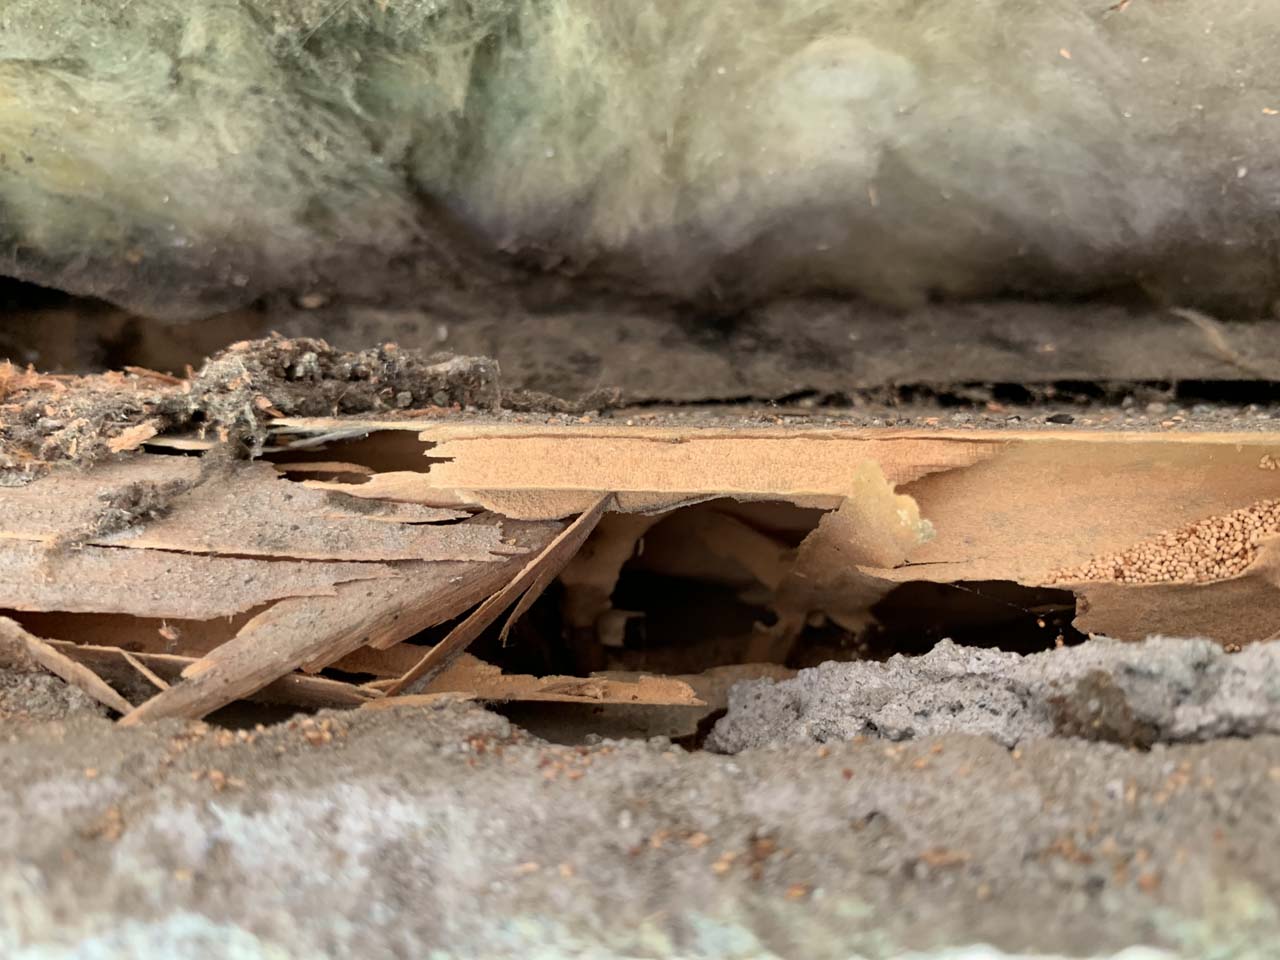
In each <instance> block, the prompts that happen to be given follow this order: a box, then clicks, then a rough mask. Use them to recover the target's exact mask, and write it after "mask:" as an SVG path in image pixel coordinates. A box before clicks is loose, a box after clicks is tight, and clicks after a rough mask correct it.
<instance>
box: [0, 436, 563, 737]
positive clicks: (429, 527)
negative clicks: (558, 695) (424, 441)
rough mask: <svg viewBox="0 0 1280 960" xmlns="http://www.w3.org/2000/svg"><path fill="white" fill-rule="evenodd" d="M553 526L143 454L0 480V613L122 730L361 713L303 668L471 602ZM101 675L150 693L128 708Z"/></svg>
mask: <svg viewBox="0 0 1280 960" xmlns="http://www.w3.org/2000/svg"><path fill="white" fill-rule="evenodd" d="M562 526H563V524H560V523H558V522H554V521H551V522H542V523H526V522H520V521H504V520H503V519H502V518H498V517H494V516H492V515H480V516H473V515H472V514H471V513H469V512H459V511H456V510H440V509H436V508H431V507H422V506H419V505H414V504H397V503H377V502H374V501H370V500H367V499H355V498H351V497H347V496H344V495H342V494H331V493H324V492H320V491H313V490H307V489H305V488H303V487H301V486H300V485H298V484H296V483H293V482H291V481H289V480H286V479H284V478H282V477H281V476H280V475H279V474H278V473H277V471H276V470H275V469H274V468H273V467H271V466H270V465H268V464H263V463H220V464H219V463H212V462H203V461H201V460H196V459H192V458H188V457H179V456H158V455H149V454H138V455H134V456H132V457H129V458H128V459H124V460H120V461H117V462H112V463H105V464H100V465H98V466H97V467H94V468H88V469H78V468H74V467H70V466H67V467H55V468H52V469H51V470H50V471H49V472H48V473H46V474H45V475H44V476H41V477H38V478H36V479H34V480H32V481H31V482H29V483H27V484H26V485H24V486H18V487H8V488H3V489H0V613H7V614H12V617H13V619H5V620H4V623H5V624H6V625H7V626H6V631H7V633H6V636H7V639H8V643H9V645H10V646H14V647H15V649H16V648H18V647H20V648H21V653H22V655H23V656H24V657H25V658H27V659H29V660H32V661H34V662H36V663H38V664H40V665H41V666H43V667H44V668H46V669H49V670H51V671H52V672H55V673H57V674H58V675H59V676H62V677H63V678H64V679H66V680H68V682H72V683H75V684H76V685H78V686H81V687H82V688H83V689H85V691H86V692H87V693H89V694H90V695H91V696H93V697H95V699H98V700H99V702H101V703H103V704H104V705H106V706H108V707H109V708H110V709H112V710H114V711H116V712H119V713H122V714H124V720H125V722H131V723H132V722H138V721H140V720H144V719H149V718H159V717H168V716H174V717H199V716H203V715H205V714H207V713H210V712H212V711H214V710H217V709H218V708H220V707H222V706H225V705H226V704H228V703H231V702H233V701H235V700H237V699H241V698H258V699H263V698H266V699H267V700H274V701H283V702H287V703H293V704H295V705H300V706H320V705H326V706H333V705H340V704H345V705H357V704H359V703H362V702H364V701H365V700H367V699H370V698H372V697H376V696H379V695H380V694H379V693H378V692H377V691H372V690H357V689H355V688H354V687H351V686H350V685H347V684H342V685H339V686H334V685H333V682H332V681H329V680H327V679H325V678H322V677H314V676H311V674H314V673H315V672H316V671H319V670H320V669H322V668H323V667H325V666H326V665H327V664H328V663H330V662H331V661H333V660H335V659H338V658H340V657H342V656H343V655H345V654H347V653H349V652H351V651H352V650H354V649H357V648H359V647H361V646H365V645H374V646H379V645H383V646H385V645H391V644H395V643H398V642H400V641H402V640H404V639H406V638H408V637H410V636H413V635H414V634H416V633H418V632H420V631H421V630H423V629H426V628H428V627H430V626H433V625H435V624H437V623H441V622H444V621H447V620H449V619H451V618H454V617H456V616H458V615H460V614H462V613H464V612H466V611H467V610H468V609H469V608H471V607H472V606H474V605H475V604H477V603H480V602H481V601H484V600H485V599H486V598H488V597H490V596H491V595H493V594H494V593H496V592H499V591H500V590H501V588H502V587H503V586H504V584H506V583H507V582H508V581H509V580H510V579H511V578H512V577H513V576H514V575H515V574H516V572H517V571H518V570H519V569H521V567H523V566H524V564H525V556H524V555H525V554H526V553H527V552H529V551H532V552H534V553H535V554H536V553H537V552H538V551H540V550H541V549H542V548H543V547H545V546H546V544H547V543H548V542H549V541H551V540H552V539H553V538H554V537H555V535H556V534H557V533H558V532H559V531H560V530H561V528H562ZM21 621H25V622H21ZM171 621H172V622H171ZM106 638H110V641H111V642H110V643H103V642H102V641H103V640H104V639H106ZM98 669H102V671H103V675H104V676H111V677H114V678H116V679H119V678H121V677H122V676H123V677H126V678H133V679H135V680H136V678H137V677H139V676H141V677H143V678H145V679H146V680H147V681H149V688H148V692H149V696H147V697H146V698H144V700H143V702H140V703H136V704H135V703H131V702H129V701H128V700H125V699H124V698H122V697H121V696H120V694H119V693H118V692H117V691H116V690H115V689H114V688H113V687H111V686H110V685H108V684H107V683H106V682H105V680H103V679H102V677H101V676H98V675H97V674H96V673H95V670H98ZM264 691H265V693H264Z"/></svg>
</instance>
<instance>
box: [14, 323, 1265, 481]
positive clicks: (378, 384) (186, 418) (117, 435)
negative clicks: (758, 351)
mask: <svg viewBox="0 0 1280 960" xmlns="http://www.w3.org/2000/svg"><path fill="white" fill-rule="evenodd" d="M504 383H505V381H504V380H503V378H502V376H501V373H500V371H499V368H498V365H497V363H495V362H494V361H491V360H487V359H484V358H479V357H457V356H452V355H449V354H440V353H436V354H426V353H424V352H422V351H418V350H412V349H405V348H401V347H398V346H396V345H395V344H390V343H387V344H383V345H382V346H380V347H377V348H372V349H368V350H364V351H360V352H354V353H353V352H344V351H340V350H337V349H335V348H334V347H332V346H330V345H329V344H328V343H326V342H325V341H322V340H310V339H299V340H286V339H283V338H279V337H275V338H269V339H266V340H259V341H245V342H241V343H238V344H234V345H232V346H231V347H229V348H227V349H226V350H224V351H222V352H221V353H218V354H216V355H215V356H214V357H213V358H212V359H211V360H209V361H208V362H207V363H206V364H205V365H204V366H203V367H202V368H201V369H200V370H198V371H195V370H188V371H187V373H186V375H185V376H182V377H177V376H172V375H170V374H167V373H158V372H156V371H153V370H149V369H144V368H136V367H134V368H126V369H125V370H124V371H120V372H110V373H106V374H98V375H92V376H83V377H69V376H51V375H45V374H40V373H37V372H36V371H34V370H32V369H22V368H20V367H18V366H16V365H14V364H12V363H8V362H0V484H14V483H22V482H24V477H27V476H29V475H30V474H31V473H32V472H33V471H37V470H38V469H39V468H40V467H41V466H42V465H43V464H45V463H50V462H58V461H72V462H80V463H92V462H96V461H99V460H103V459H106V458H109V457H112V456H114V455H117V454H120V453H128V452H131V451H134V450H137V449H140V448H141V447H142V446H143V445H144V444H146V443H148V442H149V441H151V440H153V438H155V437H156V436H157V435H162V434H173V433H183V432H187V433H198V434H200V435H202V436H206V437H212V438H214V439H215V440H219V441H229V442H228V443H227V444H226V447H225V453H229V454H230V455H232V456H242V455H244V454H245V453H248V452H253V451H258V450H260V449H261V448H262V446H263V444H264V443H265V441H266V439H267V437H268V435H269V432H270V426H271V422H272V421H273V420H275V419H279V418H281V417H299V416H302V417H306V416H312V417H341V416H358V415H376V416H377V417H378V418H379V419H380V420H384V421H394V420H395V419H396V418H398V417H411V418H413V419H415V420H421V419H424V418H425V419H430V418H447V419H448V420H449V421H450V422H472V423H503V422H506V423H543V422H545V423H547V424H554V425H558V426H569V427H572V426H575V425H581V424H595V425H598V424H600V423H601V422H607V423H615V424H618V425H626V426H632V425H641V426H680V427H724V426H732V427H735V428H739V429H750V428H752V427H778V426H785V427H797V428H799V427H809V428H819V429H821V428H848V427H866V428H880V427H892V428H907V427H909V428H912V429H919V430H930V429H938V430H948V429H950V430H984V431H1001V430H1025V429H1043V430H1046V431H1054V430H1063V429H1067V428H1069V429H1071V430H1073V431H1079V430H1108V431H1117V430H1119V431H1151V432H1157V433H1166V432H1196V431H1222V430H1232V431H1267V430H1275V429H1276V427H1277V423H1280V397H1276V396H1274V395H1272V393H1271V392H1266V391H1264V393H1265V396H1264V395H1262V394H1259V396H1258V397H1257V398H1256V399H1254V400H1252V401H1249V402H1242V401H1239V400H1235V399H1226V398H1225V397H1226V396H1229V395H1230V391H1227V393H1226V394H1223V392H1222V391H1221V390H1217V391H1216V392H1215V391H1212V390H1211V391H1209V392H1210V393H1211V394H1213V398H1211V399H1198V398H1196V396H1195V394H1194V392H1191V393H1188V392H1187V391H1185V390H1182V391H1181V392H1180V388H1178V387H1177V386H1175V385H1168V384H1166V385H1164V386H1160V385H1150V384H1136V383H1135V384H1129V385H1128V386H1124V385H1119V386H1117V385H1112V388H1110V390H1109V392H1108V393H1107V394H1105V395H1103V396H1096V395H1093V394H1092V393H1091V392H1090V391H1089V390H1086V389H1084V387H1082V386H1081V385H1075V386H1074V387H1072V386H1069V385H1068V386H1061V387H1059V386H1054V385H1051V384H1049V385H1042V386H1041V387H1038V388H1036V389H1034V390H1032V391H1031V392H1028V391H1026V390H1022V389H1021V388H1020V391H1019V392H1017V396H1015V397H1014V398H1009V397H1007V396H1006V395H1005V393H1004V392H1002V391H1001V389H1000V388H998V387H997V386H993V385H991V384H986V385H983V384H971V385H967V386H953V387H952V388H950V389H949V391H946V392H938V391H936V390H926V391H920V390H917V389H906V388H894V387H884V388H878V389H875V390H868V391H863V392H861V393H859V394H858V395H857V396H854V397H845V398H828V399H827V400H821V399H820V398H817V397H800V398H793V399H791V400H789V401H787V402H782V403H777V402H773V403H745V404H715V405H705V404H704V405H697V404H691V405H687V406H679V405H676V406H672V405H659V406H641V407H634V406H631V407H628V406H622V405H619V399H620V397H621V394H620V393H619V392H618V391H615V390H611V389H606V388H598V389H596V390H594V391H592V392H589V393H587V394H584V395H580V396H577V397H570V398H568V399H564V398H556V397H550V396H547V395H545V394H539V393H530V392H529V391H528V390H526V389H524V388H520V389H515V390H511V389H508V388H507V387H506V386H504ZM1254 392H1255V393H1257V390H1255V391H1254ZM1243 395H1244V396H1246V397H1247V396H1249V395H1250V394H1248V392H1245V393H1244V394H1243Z"/></svg>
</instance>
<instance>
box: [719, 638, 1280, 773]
mask: <svg viewBox="0 0 1280 960" xmlns="http://www.w3.org/2000/svg"><path fill="white" fill-rule="evenodd" d="M949 733H972V734H981V735H982V736H986V737H990V738H992V739H994V740H996V741H997V742H999V743H1002V744H1004V745H1005V746H1009V747H1012V746H1014V745H1015V744H1017V743H1019V742H1020V741H1023V740H1028V739H1036V738H1046V737H1053V736H1069V737H1079V738H1083V739H1087V740H1105V741H1111V742H1116V743H1121V744H1124V745H1126V746H1133V747H1143V748H1146V747H1150V746H1151V745H1152V744H1153V743H1157V742H1161V743H1174V742H1183V741H1201V740H1214V739H1219V738H1224V737H1254V736H1258V735H1262V734H1267V735H1276V734H1280V645H1277V644H1275V643H1261V644H1253V645H1251V646H1248V647H1245V648H1244V649H1243V650H1241V651H1240V652H1239V653H1227V652H1225V651H1224V649H1223V648H1222V646H1221V645H1219V644H1217V643H1214V642H1212V641H1209V640H1187V639H1172V638H1167V637H1152V638H1150V639H1148V640H1146V641H1145V642H1141V643H1121V642H1118V641H1114V640H1108V639H1106V638H1101V637H1095V638H1092V639H1090V640H1088V641H1086V642H1085V643H1082V644H1080V645H1079V646H1073V647H1061V648H1058V649H1054V650H1046V651H1044V652H1041V653H1033V654H1029V655H1027V656H1019V655H1018V654H1016V653H1006V652H1004V651H1001V650H987V649H978V648H973V647H962V646H958V645H956V644H954V643H952V642H951V641H949V640H944V641H942V642H941V643H939V644H938V645H937V646H935V647H934V648H933V649H932V650H930V651H929V652H928V653H926V654H924V655H923V656H919V657H904V656H901V655H898V656H894V657H891V658H890V659H889V660H887V661H885V662H883V663H877V662H874V661H853V662H848V663H834V662H828V663H824V664H822V665H820V666H817V667H813V668H810V669H807V670H801V671H800V673H799V674H798V675H797V676H795V677H793V678H791V679H785V680H778V681H773V680H753V681H748V682H745V683H742V684H739V685H737V686H736V687H734V689H733V691H732V692H731V693H730V695H729V711H728V713H727V714H726V715H725V716H724V717H723V718H721V719H720V721H719V722H718V723H717V724H716V727H715V729H714V730H713V731H712V733H711V736H710V738H709V739H708V741H707V746H708V747H709V748H710V749H713V750H717V751H720V752H724V753H737V752H739V751H742V750H747V749H751V748H758V747H764V746H773V745H782V744H810V743H815V744H820V743H827V742H839V741H842V740H851V739H853V738H855V737H879V738H883V739H885V740H892V741H898V740H912V739H916V738H919V737H927V736H938V735H943V734H949Z"/></svg>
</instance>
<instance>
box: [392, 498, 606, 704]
mask: <svg viewBox="0 0 1280 960" xmlns="http://www.w3.org/2000/svg"><path fill="white" fill-rule="evenodd" d="M611 499H612V496H611V495H609V494H606V495H604V496H602V497H599V498H598V499H597V500H596V502H595V503H594V504H593V505H592V506H591V507H589V508H588V509H587V510H585V511H583V512H582V513H581V514H580V515H579V516H578V518H577V519H576V520H574V521H573V522H572V523H570V524H569V525H568V526H567V527H565V528H564V530H562V531H561V532H560V534H559V535H558V536H557V537H555V539H553V540H552V541H551V542H550V543H548V544H547V546H546V547H545V548H544V549H543V550H542V552H540V553H539V554H538V555H537V556H535V557H534V558H533V559H532V560H530V561H529V562H528V563H527V564H525V566H524V568H523V569H521V570H520V572H519V573H517V574H516V575H515V577H514V578H513V579H512V580H511V581H510V582H509V583H508V584H507V585H506V586H505V587H503V588H502V589H501V590H499V591H498V592H497V593H495V594H494V595H493V596H491V597H490V598H489V599H488V600H486V601H485V602H484V603H482V604H481V605H480V606H479V608H478V609H476V611H475V612H474V613H472V614H471V616H469V617H467V619H465V620H464V621H462V623H460V624H458V625H457V626H456V627H454V628H453V630H451V631H450V632H449V635H448V636H446V637H445V638H444V639H443V640H441V641H440V642H439V643H438V644H436V645H435V646H434V647H432V648H431V650H430V651H429V652H428V653H427V654H426V655H425V656H423V658H422V659H421V660H419V661H418V663H417V664H415V665H414V667H413V668H412V669H411V670H409V671H408V672H406V673H405V674H404V676H402V677H401V678H400V679H399V680H397V681H396V682H395V683H393V684H392V685H391V686H390V687H389V688H388V690H387V691H386V692H387V695H388V696H395V695H397V694H400V693H402V692H404V691H406V690H407V691H408V692H410V693H416V692H418V691H420V690H421V689H422V688H424V687H425V686H426V685H427V684H428V683H430V682H431V679H432V678H433V677H435V676H437V675H438V674H439V673H440V672H441V671H442V670H444V669H445V667H447V666H448V665H449V664H450V663H452V662H453V660H454V659H455V658H456V657H457V656H458V655H459V654H460V653H462V652H463V651H464V650H466V648H467V647H468V646H469V645H470V644H471V642H472V641H473V640H474V639H475V638H476V637H478V636H479V635H480V634H481V633H482V632H483V631H484V629H485V628H486V627H488V626H489V624H491V623H493V622H494V621H495V620H496V619H497V618H498V617H499V616H500V615H501V614H502V611H504V610H506V609H507V608H508V607H509V606H511V604H512V603H513V602H515V600H516V599H517V598H518V597H521V596H522V595H525V596H526V597H527V596H528V595H529V594H532V595H533V599H531V600H529V601H528V605H531V604H532V603H533V600H536V599H537V596H538V595H539V594H541V593H542V591H543V590H544V589H545V588H546V586H547V585H548V584H549V583H550V582H551V581H552V580H554V579H555V578H556V576H557V575H558V574H559V573H560V571H561V570H562V569H564V566H565V564H567V563H568V562H569V561H570V560H571V559H572V558H573V555H574V554H575V553H577V551H578V548H579V547H581V546H582V543H583V541H584V540H586V538H587V536H588V535H589V534H590V533H591V531H592V530H593V529H595V525H596V524H597V523H598V522H599V520H600V517H601V516H602V515H603V514H604V511H605V507H606V506H608V504H609V503H610V501H611ZM528 605H517V607H516V609H515V611H514V612H513V613H512V615H511V617H510V618H508V621H507V623H508V626H510V624H511V623H512V622H513V621H514V620H515V618H516V617H517V616H518V615H519V614H521V613H523V612H524V610H526V609H527V608H528ZM504 632H505V631H504Z"/></svg>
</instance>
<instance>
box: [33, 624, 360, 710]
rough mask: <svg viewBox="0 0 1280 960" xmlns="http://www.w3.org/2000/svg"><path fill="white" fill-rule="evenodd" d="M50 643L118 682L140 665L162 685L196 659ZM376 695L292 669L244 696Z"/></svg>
mask: <svg viewBox="0 0 1280 960" xmlns="http://www.w3.org/2000/svg"><path fill="white" fill-rule="evenodd" d="M49 644H50V646H53V647H55V648H56V649H57V650H59V651H60V652H62V653H63V654H65V655H66V656H68V657H70V658H71V659H73V660H75V661H77V662H79V663H83V664H86V665H91V666H92V667H93V668H94V669H95V670H96V671H97V672H99V673H101V674H102V675H103V676H107V677H111V678H112V679H114V680H116V681H117V682H127V681H128V680H129V672H130V671H131V670H133V669H136V668H137V667H138V666H139V665H141V666H142V667H145V668H146V669H147V670H148V671H150V673H151V674H152V680H153V682H155V683H157V684H158V685H160V686H161V688H162V689H165V688H168V687H170V685H171V684H173V683H177V682H179V681H180V680H181V679H182V671H183V670H184V669H185V668H186V667H188V666H189V665H191V664H192V663H194V662H195V660H194V658H192V657H183V656H178V655H177V654H169V653H130V652H128V651H126V650H122V649H120V648H119V647H105V646H100V645H90V644H78V643H71V642H70V641H67V640H50V641H49ZM379 696H380V694H378V692H377V691H374V690H366V689H363V688H361V687H358V686H356V685H355V684H350V683H343V682H342V681H340V680H330V679H328V678H327V677H308V676H306V675H305V674H299V673H291V674H289V675H287V676H284V677H281V678H280V679H279V680H275V681H273V682H271V683H269V684H267V685H266V686H265V687H263V688H262V689H260V690H257V691H255V692H254V693H252V694H249V695H248V696H247V697H246V698H245V699H246V700H252V701H255V702H258V703H273V704H281V705H283V706H291V707H308V708H315V709H327V708H335V709H341V708H347V707H358V706H361V705H362V704H365V703H368V702H369V701H370V700H373V699H377V698H378V697H379Z"/></svg>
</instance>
